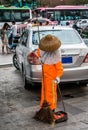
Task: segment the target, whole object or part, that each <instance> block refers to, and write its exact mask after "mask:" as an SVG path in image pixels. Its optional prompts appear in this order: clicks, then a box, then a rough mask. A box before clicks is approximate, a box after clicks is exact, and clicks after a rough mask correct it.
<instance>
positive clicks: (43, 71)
mask: <svg viewBox="0 0 88 130" xmlns="http://www.w3.org/2000/svg"><path fill="white" fill-rule="evenodd" d="M42 76H43V87H44V100H46V92H45V91H46V90H45V82H44V69H43V63H42Z"/></svg>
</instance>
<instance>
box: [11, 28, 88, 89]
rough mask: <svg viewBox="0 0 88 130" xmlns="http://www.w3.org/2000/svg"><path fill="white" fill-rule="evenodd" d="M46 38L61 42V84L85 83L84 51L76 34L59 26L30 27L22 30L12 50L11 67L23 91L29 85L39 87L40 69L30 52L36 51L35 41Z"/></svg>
mask: <svg viewBox="0 0 88 130" xmlns="http://www.w3.org/2000/svg"><path fill="white" fill-rule="evenodd" d="M47 34H52V35H55V36H56V37H58V38H59V39H60V40H61V42H62V46H61V54H62V63H63V67H64V74H63V76H62V77H61V83H68V82H79V83H81V82H84V83H87V82H88V47H87V46H86V45H85V43H84V41H83V40H82V38H81V37H80V35H79V34H78V32H77V31H76V30H74V29H73V28H71V27H64V26H63V27H61V26H34V27H29V28H28V29H26V30H25V31H24V32H23V34H22V36H21V39H20V43H19V44H18V46H17V47H16V54H15V55H14V57H13V63H15V64H16V65H17V68H18V69H19V70H20V71H21V73H22V75H23V77H24V78H23V79H24V87H25V88H26V89H28V88H29V87H30V85H29V84H34V83H41V79H42V69H41V64H39V60H37V59H36V55H35V54H34V51H35V50H36V49H37V48H38V44H39V40H40V39H41V38H42V37H44V36H45V35H47Z"/></svg>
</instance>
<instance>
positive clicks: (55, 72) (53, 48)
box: [35, 34, 63, 120]
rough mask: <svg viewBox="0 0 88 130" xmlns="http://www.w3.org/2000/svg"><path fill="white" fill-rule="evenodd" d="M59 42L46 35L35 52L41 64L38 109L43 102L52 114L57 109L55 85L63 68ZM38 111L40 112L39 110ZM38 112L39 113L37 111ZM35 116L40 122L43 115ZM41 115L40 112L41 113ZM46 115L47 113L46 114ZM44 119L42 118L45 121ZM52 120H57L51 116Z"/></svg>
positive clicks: (41, 106)
mask: <svg viewBox="0 0 88 130" xmlns="http://www.w3.org/2000/svg"><path fill="white" fill-rule="evenodd" d="M60 46H61V41H60V40H59V39H58V38H57V37H55V36H54V35H50V34H49V35H47V36H45V37H43V38H42V39H41V40H40V43H39V49H38V50H37V55H38V57H40V61H41V63H42V68H43V69H42V75H43V76H42V77H43V79H42V90H41V101H40V108H41V109H42V108H43V106H44V101H46V102H47V103H48V105H47V107H49V108H50V110H51V111H52V112H50V113H51V115H52V114H53V113H54V111H55V109H56V108H57V84H59V83H60V77H61V76H62V74H63V66H62V62H61V54H60V49H59V48H60ZM41 109H40V110H41ZM39 112H40V111H39ZM39 112H38V113H37V114H36V116H35V117H36V118H39V119H40V120H42V118H43V117H41V118H40V117H38V116H43V115H45V114H43V115H42V114H40V115H39ZM41 113H42V112H41ZM46 114H47V115H48V111H47V113H46ZM45 118H46V117H44V120H45ZM53 118H57V117H56V116H53Z"/></svg>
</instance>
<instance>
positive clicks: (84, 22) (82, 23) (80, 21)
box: [77, 19, 88, 28]
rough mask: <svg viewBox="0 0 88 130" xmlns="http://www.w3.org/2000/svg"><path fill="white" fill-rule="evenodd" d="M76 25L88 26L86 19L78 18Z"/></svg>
mask: <svg viewBox="0 0 88 130" xmlns="http://www.w3.org/2000/svg"><path fill="white" fill-rule="evenodd" d="M77 26H78V27H80V28H85V27H86V26H88V19H79V20H78V21H77Z"/></svg>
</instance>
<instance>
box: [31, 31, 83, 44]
mask: <svg viewBox="0 0 88 130" xmlns="http://www.w3.org/2000/svg"><path fill="white" fill-rule="evenodd" d="M48 34H51V35H55V36H56V37H58V38H59V39H60V40H61V42H62V44H80V43H82V40H81V38H80V37H79V35H77V33H76V32H75V31H74V30H42V31H39V32H38V31H34V32H33V35H32V41H33V44H35V45H38V44H39V39H41V38H43V37H44V36H46V35H48Z"/></svg>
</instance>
